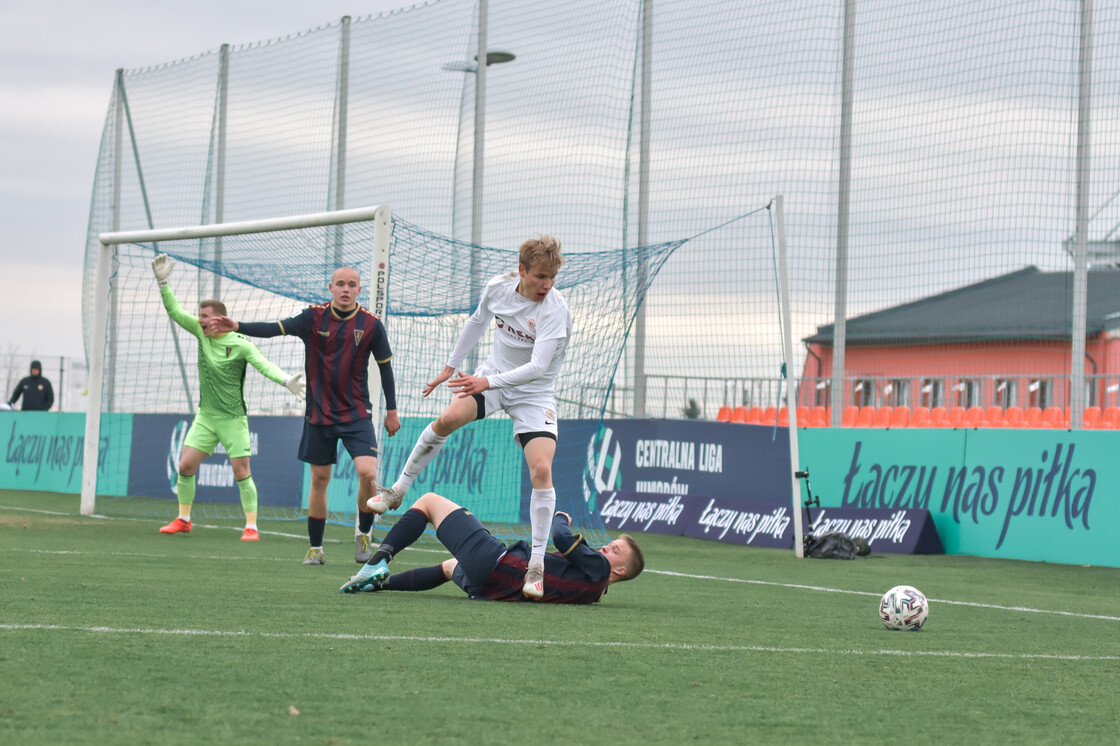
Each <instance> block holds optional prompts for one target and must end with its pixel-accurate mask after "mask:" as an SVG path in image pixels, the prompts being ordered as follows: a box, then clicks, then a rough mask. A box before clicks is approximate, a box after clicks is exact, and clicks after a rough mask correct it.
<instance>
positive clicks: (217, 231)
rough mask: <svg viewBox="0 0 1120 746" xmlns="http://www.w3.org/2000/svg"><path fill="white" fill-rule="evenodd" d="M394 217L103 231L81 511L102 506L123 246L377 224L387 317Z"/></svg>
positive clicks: (378, 275)
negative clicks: (104, 419)
mask: <svg viewBox="0 0 1120 746" xmlns="http://www.w3.org/2000/svg"><path fill="white" fill-rule="evenodd" d="M392 219H393V213H392V210H391V209H390V208H389V207H388V206H386V205H375V206H371V207H360V208H354V209H349V210H335V211H332V212H318V213H310V214H304V215H291V216H287V217H279V218H267V219H263V220H246V221H241V222H232V223H213V224H209V225H190V226H179V227H175V228H156V229H150V230H136V231H114V232H107V233H101V234H99V235H98V237H97V240H98V242H99V246H98V252H97V272H96V276H95V284H94V296H93V298H94V300H93V323H92V325H91V326H90V332H89V336H90V344H89V351H90V361H89V374H90V379H89V401H88V406H87V408H86V422H85V441H84V445H83V455H82V492H81V503H80V508H79V510H80V513H81V514H82V515H92V514H93V512H94V510H95V509H96V506H97V463H98V455H99V452H100V441H101V405H102V402H103V390H102V389H103V387H104V383H105V347H106V345H107V344H108V342H109V328H108V326H109V308H110V305H111V304H112V300H113V299H112V292H113V290H112V287H111V285H110V282H109V276H110V273H111V268H112V265H113V261H114V255H115V252H116V248H117V246H119V245H121V244H141V243H158V242H160V241H177V240H190V239H198V238H217V237H219V236H237V235H248V234H253V233H269V232H274V231H282V230H292V229H297V228H316V227H322V226H330V225H344V224H346V223H359V222H372V223H373V226H374V231H373V247H372V252H371V254H372V256H371V259H370V267H369V274H368V275H367V276H368V277H369V278H370V280H371V281H372V283H373V284H372V285H371V287H370V306H371V309H370V310H371V311H372V312H373V313H374V315H376V316H377V317H378V318H381V319H383V320H384V319H385V310H386V305H387V302H388V292H389V248H390V246H389V244H390V242H391V240H392ZM380 385H381V383H380V379H378V378H377V377H376V376H373V377H371V378H370V400H371V403H372V405H373V408H374V411H373V420H374V421H375V422H376V421H379V420H380V419H381V412H380V409H381V396H380V393H381V392H380Z"/></svg>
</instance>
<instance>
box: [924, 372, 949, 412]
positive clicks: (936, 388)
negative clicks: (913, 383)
mask: <svg viewBox="0 0 1120 746" xmlns="http://www.w3.org/2000/svg"><path fill="white" fill-rule="evenodd" d="M920 401H921V404H920V406H923V407H929V408H931V409H932V408H933V407H944V406H945V384H944V382H943V381H941V380H939V379H937V378H926V379H923V380H922V389H921V397H920Z"/></svg>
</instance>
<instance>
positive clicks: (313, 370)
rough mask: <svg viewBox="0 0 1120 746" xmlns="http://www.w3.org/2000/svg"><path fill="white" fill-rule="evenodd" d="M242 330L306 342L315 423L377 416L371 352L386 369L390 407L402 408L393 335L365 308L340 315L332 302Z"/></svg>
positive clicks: (311, 419)
mask: <svg viewBox="0 0 1120 746" xmlns="http://www.w3.org/2000/svg"><path fill="white" fill-rule="evenodd" d="M237 330H238V331H239V332H240V333H241V334H245V335H247V336H250V337H275V336H279V335H281V334H287V335H291V336H295V337H299V338H300V339H302V340H303V344H304V347H305V348H306V350H307V355H306V358H307V359H306V362H305V364H304V369H305V374H304V375H305V377H306V379H307V414H306V417H307V421H308V422H309V423H311V424H312V425H338V424H344V423H347V422H355V421H357V420H360V419H363V418H364V419H369V418H370V417H371V416H372V414H373V407H372V406H370V399H369V381H368V371H369V358H370V357H371V356H372V357H373V359H374V360H376V361H377V365H378V368H379V371H380V373H381V389H382V392H383V393H384V394H385V408H386V409H388V410H393V409H396V408H397V402H396V388H395V385H394V382H393V369H392V366H391V365H390V362H389V361H390V360H392V358H393V353H392V351H391V350H390V349H389V337H388V335H387V334H386V332H385V326H384V325H383V324H382V323H381V321H380V319H378V318H377V317H376V316H374V315H373V314H372V313H370V312H369V311H367V310H366V309H364V308H362V307H361V306H356V307H355V308H354V309H353V310H352V311H350V312H348V313H345V314H342V315H340V314H339V313H338V312H337V311H335V309H334V307H333V306H332V305H331V304H330V303H329V302H328V303H320V304H318V305H315V306H308V307H307V308H305V309H303V310H302V311H300V312H299V313H298V314H296V315H295V316H292V317H291V318H288V319H284V320H283V321H278V322H277V321H271V322H256V323H241V324H239V325H238V329H237Z"/></svg>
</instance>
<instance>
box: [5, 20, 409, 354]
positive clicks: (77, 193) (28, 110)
mask: <svg viewBox="0 0 1120 746" xmlns="http://www.w3.org/2000/svg"><path fill="white" fill-rule="evenodd" d="M413 4H422V3H421V2H419V1H418V2H415V3H414V2H412V1H411V0H315V2H307V1H306V0H267V2H266V1H264V0H261V1H259V2H253V1H252V0H195V2H191V3H170V2H158V1H154V2H153V0H97V1H96V2H94V1H93V0H49V2H31V1H30V0H0V227H2V229H3V231H4V233H3V240H0V318H2V319H3V322H2V323H0V353H11V352H15V353H18V354H26V355H32V354H33V355H37V356H40V357H56V356H72V357H76V358H84V352H83V350H82V318H81V287H82V260H83V256H84V252H85V234H86V224H87V222H88V219H89V204H90V190H91V188H92V186H93V175H94V167H95V165H96V161H97V151H98V147H99V144H100V139H101V128H102V126H103V124H104V120H105V112H106V110H107V107H108V105H109V96H110V94H111V92H112V84H113V74H114V71H115V70H116V69H117V68H124V69H126V70H128V69H134V68H141V67H148V66H150V65H157V64H160V63H163V62H170V61H173V60H177V59H182V58H184V57H191V56H194V55H196V54H200V53H202V52H206V51H209V50H213V49H217V48H218V47H220V46H221V45H222V44H225V43H228V44H231V45H234V46H236V45H238V44H244V43H247V42H254V41H262V40H266V39H273V38H277V37H283V36H287V35H289V34H294V33H298V32H301V31H306V30H308V29H311V28H315V27H317V26H322V25H326V24H329V23H337V22H338V20H339V19H340V18H341V17H342V16H344V15H349V16H351V17H352V18H355V19H356V18H359V17H362V16H367V15H370V14H374V13H381V12H385V11H389V10H394V9H397V8H401V7H406V6H411V5H413Z"/></svg>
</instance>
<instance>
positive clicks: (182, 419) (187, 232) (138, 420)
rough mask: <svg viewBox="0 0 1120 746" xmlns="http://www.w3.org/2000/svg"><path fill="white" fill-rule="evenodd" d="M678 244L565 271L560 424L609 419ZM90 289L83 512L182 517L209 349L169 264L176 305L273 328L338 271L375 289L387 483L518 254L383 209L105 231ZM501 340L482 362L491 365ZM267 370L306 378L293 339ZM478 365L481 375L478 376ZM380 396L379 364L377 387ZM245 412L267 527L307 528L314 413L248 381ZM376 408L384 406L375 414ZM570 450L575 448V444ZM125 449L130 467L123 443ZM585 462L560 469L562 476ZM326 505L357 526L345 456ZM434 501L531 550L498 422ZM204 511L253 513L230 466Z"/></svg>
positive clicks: (210, 489) (219, 458)
mask: <svg viewBox="0 0 1120 746" xmlns="http://www.w3.org/2000/svg"><path fill="white" fill-rule="evenodd" d="M683 242H684V241H683V240H682V241H674V242H669V243H664V244H659V245H656V246H651V247H645V248H642V249H632V250H626V251H622V250H618V251H603V252H591V253H574V254H569V255H567V256H566V261H565V263H564V266H563V267H562V269H561V271H560V275H559V277H558V281H557V287H558V288H559V289H560V291H561V292H562V293H563V294H564V297H565V298H566V299H567V301H568V303H569V305H570V307H571V310H572V315H573V317H574V318H575V319H577V322H578V323H577V324H576V325H575V327H574V330H573V334H572V340H571V343H570V345H569V348H568V353H567V357H566V360H565V364H564V368H563V370H562V371H561V374H560V377H559V379H558V381H557V395H558V403H559V408H560V412H559V414H560V417H561V420H562V421H564V420H569V419H585V420H586V419H592V420H594V419H597V418H600V417H601V416H602V413H603V409H604V403H605V402H606V401H607V397H608V393H609V390H610V387H611V383H612V378H613V376H614V374H615V369H616V367H617V364H618V361H619V358H620V356H621V355H622V352H623V349H624V346H625V340H626V336H627V333H628V331H629V329H630V326H631V322H632V320H633V318H634V315H635V313H636V311H637V309H638V307H639V304H640V302H641V299H642V298H643V296H644V295H645V293H646V291H647V289H648V287H649V285H650V283H651V282H652V281H653V279H654V278H655V277H656V276H657V273H658V270H659V269H660V267H661V266H662V264H663V263H664V262H665V260H666V259H667V258H668V257H669V256H670V255H671V254H672V252H673V251H674V250H675V249H676V248H677V247H678V246H680V245H681V244H682V243H683ZM99 251H100V256H99V260H98V274H97V278H96V281H95V287H94V289H93V295H94V303H93V307H94V314H93V322H92V324H91V338H92V339H93V340H94V343H93V344H91V402H90V404H91V409H90V411H99V412H100V413H101V417H100V418H95V417H89V418H87V440H86V442H87V446H86V460H85V463H86V464H87V465H88V464H94V463H97V464H98V465H99V468H98V471H99V472H100V473H101V475H102V481H101V482H98V481H97V479H96V478H95V476H94V475H95V472H94V471H93V470H92V469H87V470H86V472H85V474H84V477H83V490H82V509H83V512H93V511H94V510H97V511H98V512H101V513H105V514H109V513H112V514H131V515H144V516H152V517H157V516H159V517H164V516H173V515H174V514H175V512H174V511H175V505H176V499H175V495H174V492H173V488H174V483H175V474H176V471H177V464H178V456H179V451H180V450H181V447H182V438H183V436H184V435H185V432H186V428H187V427H188V426H189V424H190V418H191V415H192V414H193V413H194V411H195V407H196V404H197V401H198V374H197V341H196V340H195V339H194V338H193V337H192V336H191V335H190V334H188V333H187V332H185V331H183V330H182V329H180V328H179V327H178V326H176V325H175V324H174V323H173V322H171V321H170V319H169V318H168V316H167V314H166V313H165V311H164V309H163V307H162V303H161V300H160V295H159V292H158V289H157V286H156V283H155V280H154V278H153V276H152V271H151V261H152V259H153V258H154V257H155V256H156V255H157V254H160V253H165V254H167V255H168V256H169V257H171V258H172V259H173V260H174V261H175V262H176V266H175V269H174V272H173V274H172V276H171V286H172V289H173V290H174V292H175V294H176V296H177V298H178V300H179V302H180V304H181V305H182V307H183V308H184V309H186V310H188V311H192V312H194V311H196V310H197V308H198V303H199V301H201V300H204V299H210V298H218V299H220V300H222V301H223V302H224V304H225V305H226V307H227V308H228V310H229V314H230V316H231V317H233V318H234V319H236V320H239V321H272V320H279V319H283V318H287V317H289V316H292V315H294V314H295V313H298V312H299V311H300V310H301V309H302V308H304V307H305V306H307V305H308V304H313V303H321V302H323V301H324V300H327V299H328V298H329V294H328V290H327V286H328V283H329V278H330V275H331V273H332V272H333V271H334V269H336V268H337V267H339V266H353V267H355V268H357V269H358V270H359V271H360V272H361V274H362V278H363V283H362V284H363V289H362V295H361V297H360V298H359V302H360V303H361V304H362V305H363V306H365V307H367V308H369V309H370V310H372V311H373V312H374V313H376V314H377V315H378V316H379V317H381V318H382V319H383V321H384V322H385V326H386V328H387V330H388V334H389V340H390V344H391V347H392V349H393V369H394V374H395V378H396V389H397V406H398V410H399V413H400V415H401V419H402V423H403V427H402V429H401V431H400V432H399V433H397V435H396V436H395V437H393V438H389V437H387V434H386V433H385V431H384V430H383V429H382V428H381V423H382V419H383V414H384V405H383V403H381V404H380V407H379V411H378V413H377V414H375V418H374V422H375V425H376V426H377V427H378V430H379V432H378V444H379V449H380V453H379V463H378V467H379V471H380V478H381V481H382V482H387V483H391V482H392V480H393V479H395V477H396V476H397V473H398V472H399V470H400V467H401V465H402V464H403V462H404V459H405V458H406V457H407V455H408V453H409V451H410V450H411V448H412V445H413V443H414V442H415V440H416V438H417V436H418V435H419V433H420V431H421V430H422V429H423V427H424V426H425V425H426V424H427V423H428V422H430V421H431V420H432V419H434V418H435V417H436V416H437V415H438V414H439V413H440V412H441V411H442V409H443V408H444V407H445V406H446V404H447V402H448V400H449V397H450V393H449V392H446V391H442V392H436V393H433V395H431V396H430V397H427V398H424V397H423V396H422V395H421V394H422V390H423V388H424V385H425V383H426V382H427V381H429V380H431V379H432V378H433V377H434V376H435V375H436V374H437V373H438V372H439V371H440V370H442V369H443V366H444V365H445V364H446V360H447V356H448V354H449V353H450V350H451V348H452V347H453V346H454V343H455V341H456V339H457V338H458V335H459V332H460V330H461V329H462V327H463V324H464V323H465V321H466V319H467V318H468V316H469V315H470V313H471V311H472V310H473V306H474V303H475V300H476V298H477V293H478V290H479V288H480V287H481V285H482V283H484V282H485V281H486V280H488V279H489V278H491V277H493V276H495V275H498V274H501V273H503V272H507V271H509V270H511V269H514V268H516V267H517V263H518V257H517V252H516V250H504V249H493V248H487V247H479V246H473V245H471V244H469V243H464V242H461V241H455V240H452V239H450V238H447V237H445V236H441V235H438V234H435V233H432V232H430V231H426V230H424V229H422V228H420V227H418V226H416V225H413V224H411V223H409V222H407V221H406V220H402V219H401V218H399V217H394V216H391V214H390V213H389V211H388V208H384V207H382V208H368V209H363V210H345V211H340V212H335V213H321V214H318V215H305V216H297V217H293V218H283V219H276V220H265V221H251V222H246V223H230V224H224V225H209V226H194V227H189V228H177V229H166V230H153V231H132V232H127V233H115V234H102V236H101V246H100V249H99ZM492 334H493V331H492V329H491V330H490V331H489V332H488V333H487V335H486V336H485V337H484V338H483V339H482V340H481V341H480V342H479V345H478V346H477V348H476V352H477V354H478V357H477V360H479V361H480V360H481V359H482V357H484V356H485V354H486V351H487V350H488V349H489V346H490V343H491V341H492ZM253 341H254V342H255V343H256V344H257V346H258V347H259V348H260V350H261V352H262V353H263V354H264V355H265V357H266V358H268V359H269V360H271V361H272V362H274V363H276V364H277V365H278V366H280V367H281V368H283V369H284V370H285V371H287V372H289V373H294V372H297V371H301V370H303V360H304V347H303V344H302V343H301V342H300V340H298V339H297V338H293V337H284V336H281V337H275V338H268V339H255V340H253ZM466 365H469V361H468V363H467V364H466ZM369 381H370V387H371V396H373V398H374V399H375V400H376V399H378V398H379V397H378V393H379V392H378V391H377V390H376V389H377V387H378V386H379V378H378V374H377V370H376V365H375V364H372V365H371V370H370V372H369ZM245 398H246V402H247V406H248V408H249V420H250V429H251V431H252V433H253V453H252V462H251V463H252V470H253V476H254V480H255V481H256V482H257V485H258V491H259V493H260V507H259V510H260V516H261V517H274V518H298V517H302V516H305V515H306V505H307V503H306V499H307V498H306V492H307V490H306V486H307V482H308V479H309V477H308V473H307V471H306V467H305V466H304V465H303V464H301V463H299V462H298V461H297V456H296V454H297V448H298V443H299V437H300V432H301V427H302V420H301V416H302V412H303V407H302V405H300V404H297V403H296V401H295V399H294V397H292V395H291V394H290V393H289V392H288V391H287V390H286V389H285V388H284V387H282V386H278V385H276V384H274V383H273V382H271V381H269V380H267V379H265V378H264V377H263V376H261V375H259V374H258V373H257V372H256V371H254V370H247V373H246V381H245ZM375 406H378V405H377V403H376V402H375ZM561 437H564V435H563V431H562V435H561ZM123 443H130V446H129V452H128V453H125V452H124V450H123V448H122V447H120V446H119V445H118V444H123ZM126 458H127V459H129V462H130V463H129V466H128V469H127V471H128V478H127V484H126V485H115V486H111V485H107V484H106V483H105V481H104V480H105V475H107V474H113V473H119V472H120V470H121V469H120V468H119V464H118V465H116V466H118V468H113V467H114V464H112V463H109V462H110V461H111V460H113V459H117V460H120V459H126ZM582 468H583V462H582V461H580V462H577V463H572V464H565V463H562V462H561V461H558V462H557V463H556V464H555V465H554V470H557V471H559V470H563V469H573V470H575V472H576V473H578V472H579V471H580V470H581V469H582ZM333 477H334V478H332V480H331V485H330V489H329V493H328V505H329V509H330V516H329V519H330V520H332V521H337V522H347V523H349V522H352V521H353V517H354V513H355V511H356V507H357V506H356V487H357V485H356V479H355V475H354V471H353V466H352V462H350V460H349V457H348V456H347V455H346V453H345V451H344V450H342V449H341V448H340V454H339V462H338V464H337V465H336V467H335V470H334V474H333ZM427 490H434V491H437V492H439V493H440V494H443V495H446V496H447V497H449V498H451V499H453V500H455V501H456V502H459V503H460V504H462V505H465V506H468V507H470V509H471V510H472V512H474V513H475V514H476V515H478V516H479V517H480V518H481V519H482V520H483V521H486V522H487V523H488V524H489V525H490V526H491V527H492V528H493V529H494V530H495V533H496V534H498V535H500V536H503V537H505V538H524V537H525V536H526V535H527V526H526V524H527V523H528V518H527V514H526V513H524V512H523V511H524V508H523V505H522V502H523V500H522V498H523V496H524V495H527V494H528V482H527V478H526V477H525V476H524V470H523V457H522V455H521V451H520V449H519V448H518V447H517V446H516V444H515V442H514V440H513V433H512V426H511V423H510V421H509V420H508V418H506V417H505V416H504V415H499V416H495V417H491V418H488V419H486V420H484V421H481V422H476V423H472V424H471V425H470V426H468V427H465V428H462V429H460V430H459V431H458V432H456V433H455V434H454V435H453V436H452V437H451V438H450V439H449V441H448V443H447V445H446V446H445V447H444V449H443V451H442V452H441V454H440V456H439V457H438V458H437V459H436V460H435V461H434V462H433V463H432V464H430V465H429V466H428V468H427V469H426V470H425V472H424V473H423V474H422V475H421V477H420V478H419V479H418V480H417V482H416V484H415V485H414V486H413V492H415V494H416V495H419V494H422V493H423V492H424V491H427ZM194 505H195V509H194V514H195V515H198V516H201V517H210V518H231V519H232V518H236V517H239V516H240V515H241V506H240V503H239V500H238V497H237V490H236V488H235V487H234V485H233V481H232V472H231V469H230V467H229V464H228V460H227V459H225V458H224V454H222V453H220V452H219V453H217V454H215V456H213V457H211V458H210V459H208V460H207V462H204V464H203V468H202V470H201V471H200V473H199V478H198V490H197V493H196V498H195V503H194ZM557 509H558V510H563V511H566V512H568V513H570V514H571V515H572V516H573V519H574V523H575V524H576V525H577V526H578V527H579V528H580V529H581V530H584V531H585V532H590V534H589V538H592V539H593V540H596V541H607V540H609V537H607V536H606V533H605V531H604V529H603V526H602V523H601V521H600V520H599V518H598V517H597V514H596V513H595V512H594V510H589V509H588V507H587V503H586V501H585V500H584V496H583V495H580V494H567V493H562V494H559V495H558V502H557Z"/></svg>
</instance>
